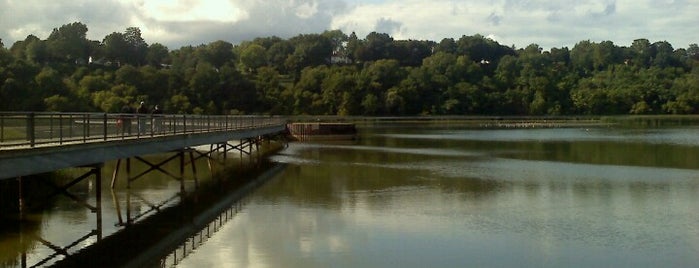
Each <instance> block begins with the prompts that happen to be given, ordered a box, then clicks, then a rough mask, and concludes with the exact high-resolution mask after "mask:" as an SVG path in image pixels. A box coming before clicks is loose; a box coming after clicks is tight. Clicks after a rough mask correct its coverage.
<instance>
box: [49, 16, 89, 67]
mask: <svg viewBox="0 0 699 268" xmlns="http://www.w3.org/2000/svg"><path fill="white" fill-rule="evenodd" d="M86 35H87V25H85V24H82V23H80V22H73V23H70V24H65V25H63V26H61V27H60V28H54V29H53V31H52V32H51V34H50V35H49V37H48V39H46V47H47V49H48V52H49V54H50V56H51V58H52V59H54V60H58V61H75V60H84V61H87V58H88V56H89V55H88V53H89V46H88V40H87V38H86Z"/></svg>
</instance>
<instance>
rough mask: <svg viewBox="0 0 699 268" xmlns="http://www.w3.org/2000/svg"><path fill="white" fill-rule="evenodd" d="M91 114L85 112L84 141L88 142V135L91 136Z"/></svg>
mask: <svg viewBox="0 0 699 268" xmlns="http://www.w3.org/2000/svg"><path fill="white" fill-rule="evenodd" d="M89 123H90V114H83V143H86V142H87V137H88V136H90V125H88V124H89Z"/></svg>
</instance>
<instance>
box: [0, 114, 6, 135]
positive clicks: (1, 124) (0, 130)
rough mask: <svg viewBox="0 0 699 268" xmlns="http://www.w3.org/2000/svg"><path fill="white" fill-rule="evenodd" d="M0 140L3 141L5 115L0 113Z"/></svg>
mask: <svg viewBox="0 0 699 268" xmlns="http://www.w3.org/2000/svg"><path fill="white" fill-rule="evenodd" d="M0 142H5V115H0Z"/></svg>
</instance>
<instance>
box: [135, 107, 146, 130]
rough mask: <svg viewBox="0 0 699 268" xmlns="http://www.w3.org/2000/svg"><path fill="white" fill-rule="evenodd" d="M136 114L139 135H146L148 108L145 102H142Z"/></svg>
mask: <svg viewBox="0 0 699 268" xmlns="http://www.w3.org/2000/svg"><path fill="white" fill-rule="evenodd" d="M136 113H138V133H140V134H144V133H146V115H147V114H148V107H146V103H145V102H143V101H142V102H141V104H140V105H138V108H137V109H136Z"/></svg>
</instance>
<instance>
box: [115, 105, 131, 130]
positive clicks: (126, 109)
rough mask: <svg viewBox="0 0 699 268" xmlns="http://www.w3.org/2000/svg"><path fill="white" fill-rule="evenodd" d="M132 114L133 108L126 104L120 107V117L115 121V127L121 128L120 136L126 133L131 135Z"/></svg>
mask: <svg viewBox="0 0 699 268" xmlns="http://www.w3.org/2000/svg"><path fill="white" fill-rule="evenodd" d="M132 113H133V108H132V107H131V105H129V104H128V103H126V104H124V106H122V107H121V115H119V119H117V127H121V134H122V135H126V134H127V133H128V134H129V135H131V115H130V114H132Z"/></svg>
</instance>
